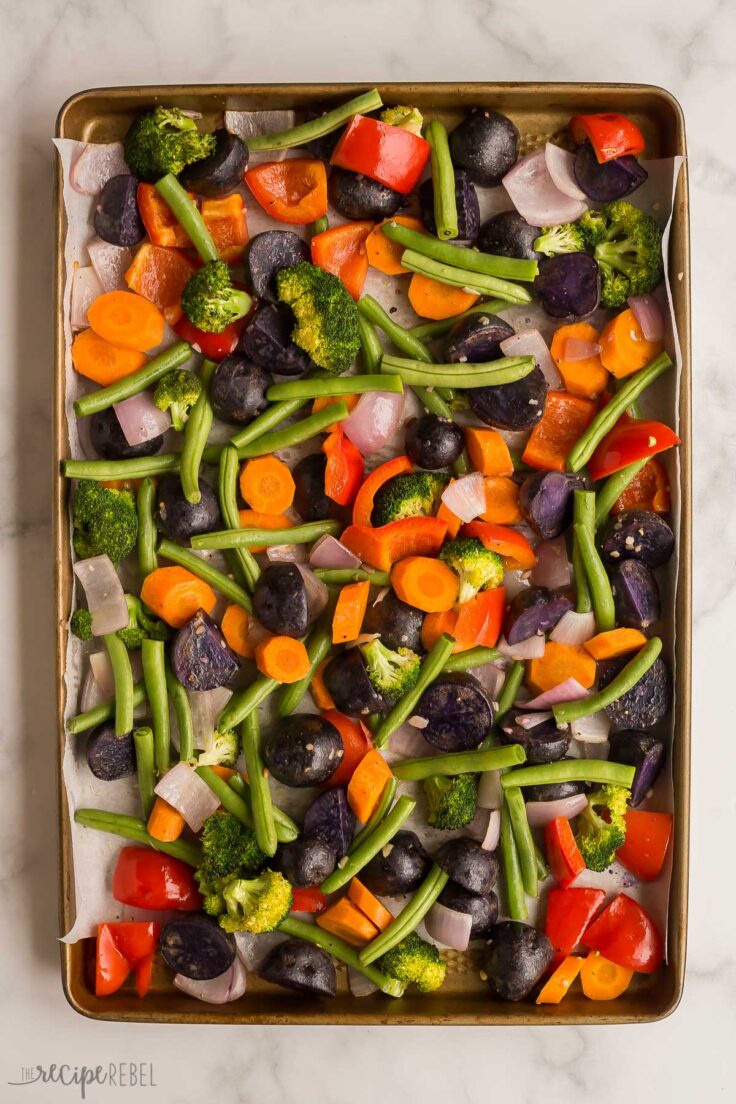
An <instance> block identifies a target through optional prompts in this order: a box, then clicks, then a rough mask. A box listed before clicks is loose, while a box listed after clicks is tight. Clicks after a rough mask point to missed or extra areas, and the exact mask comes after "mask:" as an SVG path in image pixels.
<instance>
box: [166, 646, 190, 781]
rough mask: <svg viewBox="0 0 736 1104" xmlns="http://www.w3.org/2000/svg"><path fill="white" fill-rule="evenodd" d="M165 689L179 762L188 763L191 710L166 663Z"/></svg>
mask: <svg viewBox="0 0 736 1104" xmlns="http://www.w3.org/2000/svg"><path fill="white" fill-rule="evenodd" d="M166 689H167V690H168V692H169V697H170V698H171V700H172V702H173V704H174V716H175V717H176V728H177V731H178V733H179V760H180V762H182V763H189V762H191V760H192V759H194V726H193V724H192V709H191V706H190V705H189V698H188V697H187V692H186V690H185V689H184V687H183V686H182V684H181V683H180V682H179V680H178V678H177V677H176V675H175V674H174V672H173V671H172V670H171V667H170V666H169V663H168V661H167V663H166Z"/></svg>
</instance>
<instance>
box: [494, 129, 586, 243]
mask: <svg viewBox="0 0 736 1104" xmlns="http://www.w3.org/2000/svg"><path fill="white" fill-rule="evenodd" d="M502 184H503V186H504V188H505V189H506V191H507V192H508V194H509V197H510V199H511V202H512V203H513V205H514V207H515V208H516V210H517V211H518V212H519V214H520V215H521V216H522V218H525V219H526V221H527V222H528V223H530V224H531V225H532V226H559V225H560V224H561V223H563V222H575V220H576V219H579V218H580V216H581V215H582V214H584V212H585V211H587V209H588V204H587V203H583V201H582V200H580V199H573V197H572V196H569V195H565V193H564V192H561V191H560V189H559V188H558V187H557V186H556V184H555V183H554V181H553V179H552V177H551V176H550V173H549V170H548V168H547V160H546V157H545V152H544V147H543V146H542V147H540V149H536V150H534V152H533V153H528V154H527V155H526V157H522V158H521V160H520V161H517V162H516V164H515V165H514V167H513V169H511V171H510V172H508V173H506V176H505V177H504V178H503V181H502Z"/></svg>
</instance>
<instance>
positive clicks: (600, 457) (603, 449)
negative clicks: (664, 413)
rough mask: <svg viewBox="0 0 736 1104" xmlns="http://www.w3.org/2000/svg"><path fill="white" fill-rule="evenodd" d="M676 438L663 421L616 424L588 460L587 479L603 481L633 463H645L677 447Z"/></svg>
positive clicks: (678, 439)
mask: <svg viewBox="0 0 736 1104" xmlns="http://www.w3.org/2000/svg"><path fill="white" fill-rule="evenodd" d="M679 443H680V438H679V437H678V436H677V434H676V433H675V432H674V430H672V429H670V427H669V426H667V425H664V423H663V422H652V421H629V420H628V419H627V421H625V422H621V421H619V422H617V423H616V425H615V426H614V427H613V429H612V430H611V432H610V433H609V434H607V435H606V436H605V437H604V438H603V440H602V441H601V443H600V444H599V445H598V448H597V449H596V450H595V452H594V453H593V455H592V456H591V458H590V462H589V464H588V471H589V473H590V477H591V479H605V478H606V477H607V476H609V475H613V473H614V472H617V471H621V469H622V468H625V467H627V466H628V465H629V464H633V463H635V462H636V461H637V460H646V459H648V458H649V457H650V456H656V455H657V453H659V452H665V451H666V450H667V449H669V448H672V447H673V445H679Z"/></svg>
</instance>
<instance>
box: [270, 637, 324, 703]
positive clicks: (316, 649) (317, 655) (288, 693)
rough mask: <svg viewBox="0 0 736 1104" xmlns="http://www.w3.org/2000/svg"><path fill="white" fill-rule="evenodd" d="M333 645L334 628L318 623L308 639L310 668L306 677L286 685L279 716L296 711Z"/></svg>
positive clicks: (281, 696)
mask: <svg viewBox="0 0 736 1104" xmlns="http://www.w3.org/2000/svg"><path fill="white" fill-rule="evenodd" d="M331 647H332V628H331V626H330V625H329V624H325V625H324V626H323V625H318V626H317V628H316V629H315V630H314V632H313V633H312V635H311V636H310V637H309V640H308V641H307V657H308V659H309V670H308V672H307V673H306V675H305V676H304V678H301V679H299V681H298V682H292V683H290V684H289V685H286V686H284V688H283V690H282V691H281V694H280V696H279V701H278V705H277V706H276V712H277V714H278V716H279V717H288V716H289V715H290V714H291V713H293V712H294V710H295V709H296V707H297V706H298V705H299V702H300V701H301V700H302V698H303V697H304V695H305V694H306V692H307V690H308V689H309V685H310V683H311V681H312V679H313V678H314V673H315V671H316V670H317V668H318V667H319V665H320V663H321V662H322V660H323V659H325V658H326V657H327V655H328V653H329V651H330V648H331Z"/></svg>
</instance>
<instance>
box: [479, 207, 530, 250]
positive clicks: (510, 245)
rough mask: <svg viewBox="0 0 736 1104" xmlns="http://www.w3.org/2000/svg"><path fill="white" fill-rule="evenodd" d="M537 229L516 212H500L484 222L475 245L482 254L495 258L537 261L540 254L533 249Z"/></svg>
mask: <svg viewBox="0 0 736 1104" xmlns="http://www.w3.org/2000/svg"><path fill="white" fill-rule="evenodd" d="M538 237H539V227H538V226H532V225H531V224H530V223H528V222H527V221H526V219H525V218H523V217H522V216H521V215H520V214H519V212H518V211H501V213H500V214H498V215H493V217H492V218H489V219H488V221H487V222H484V223H483V225H482V226H481V228H480V233H479V234H478V240H477V242H476V245H477V246H478V249H480V251H481V252H482V253H493V254H494V255H495V256H496V257H516V258H518V260H520V261H539V260H541V258H542V254H541V253H538V252H537V250H536V249H535V248H534V243H535V241H536V240H537V238H538Z"/></svg>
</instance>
